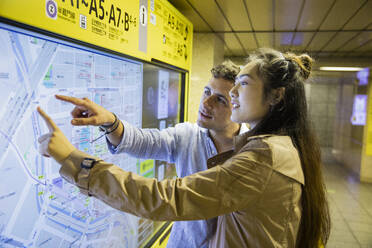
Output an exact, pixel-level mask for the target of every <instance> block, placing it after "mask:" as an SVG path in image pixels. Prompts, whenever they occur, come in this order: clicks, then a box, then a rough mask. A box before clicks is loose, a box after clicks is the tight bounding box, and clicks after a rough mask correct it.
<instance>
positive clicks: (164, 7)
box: [148, 0, 193, 69]
mask: <svg viewBox="0 0 372 248" xmlns="http://www.w3.org/2000/svg"><path fill="white" fill-rule="evenodd" d="M148 25H149V37H151V39H150V40H149V43H148V48H149V50H150V51H151V55H152V57H153V58H156V59H158V60H161V61H162V62H165V63H168V64H171V65H175V66H178V67H181V68H184V69H190V68H191V55H192V54H191V53H192V52H191V51H192V34H193V26H192V23H191V22H190V21H189V20H187V19H186V18H185V17H184V16H183V15H182V14H181V13H180V12H179V11H178V10H176V9H175V8H174V7H173V6H172V5H171V4H170V3H169V2H168V1H166V0H157V1H155V0H150V21H149V24H148Z"/></svg>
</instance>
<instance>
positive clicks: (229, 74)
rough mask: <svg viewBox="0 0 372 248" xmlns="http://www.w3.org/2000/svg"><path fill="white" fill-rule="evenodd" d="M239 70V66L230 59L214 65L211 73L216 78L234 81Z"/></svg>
mask: <svg viewBox="0 0 372 248" xmlns="http://www.w3.org/2000/svg"><path fill="white" fill-rule="evenodd" d="M239 71H240V68H239V66H237V65H235V64H234V63H233V62H232V61H230V60H226V61H224V62H223V63H222V64H219V65H217V66H215V67H213V68H212V70H211V73H212V75H213V77H214V78H223V79H225V80H229V81H232V82H233V83H234V82H235V78H236V76H237V75H238V73H239Z"/></svg>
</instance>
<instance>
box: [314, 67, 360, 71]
mask: <svg viewBox="0 0 372 248" xmlns="http://www.w3.org/2000/svg"><path fill="white" fill-rule="evenodd" d="M319 70H321V71H361V70H363V68H361V67H338V66H333V67H330V66H323V67H320V68H319Z"/></svg>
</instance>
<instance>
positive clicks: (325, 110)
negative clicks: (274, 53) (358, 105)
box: [305, 77, 339, 148]
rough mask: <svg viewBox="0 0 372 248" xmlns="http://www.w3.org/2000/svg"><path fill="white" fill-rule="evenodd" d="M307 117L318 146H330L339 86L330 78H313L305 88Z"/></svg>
mask: <svg viewBox="0 0 372 248" xmlns="http://www.w3.org/2000/svg"><path fill="white" fill-rule="evenodd" d="M305 90H306V97H307V102H308V107H309V115H310V119H311V121H312V124H313V127H314V129H315V132H316V134H317V136H318V140H319V143H320V145H321V146H322V147H323V148H326V147H331V146H332V139H333V129H334V118H335V113H336V103H337V98H338V90H339V85H338V84H337V80H336V79H335V78H332V77H314V78H312V79H311V81H310V83H307V84H306V86H305Z"/></svg>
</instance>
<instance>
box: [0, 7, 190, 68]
mask: <svg viewBox="0 0 372 248" xmlns="http://www.w3.org/2000/svg"><path fill="white" fill-rule="evenodd" d="M149 9H150V11H149ZM0 16H1V17H3V18H6V19H10V20H13V21H17V22H20V23H23V24H27V25H30V26H34V27H37V28H40V29H43V30H47V31H50V32H53V33H56V34H59V35H63V36H66V37H69V38H73V39H76V40H79V41H83V42H86V43H89V44H93V45H96V46H99V47H103V48H106V49H109V50H113V51H116V52H119V53H122V54H125V55H129V56H132V57H136V58H139V59H141V60H146V61H151V60H152V59H155V60H159V61H162V62H165V63H168V64H171V65H174V66H177V67H181V68H183V69H186V70H189V69H190V65H191V45H192V44H191V41H192V24H191V23H190V22H189V21H188V20H187V19H186V18H185V17H183V16H182V15H181V14H180V13H179V12H178V11H177V10H176V9H175V8H174V7H173V6H172V5H170V4H169V3H168V2H167V1H165V0H157V1H155V0H1V1H0Z"/></svg>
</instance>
